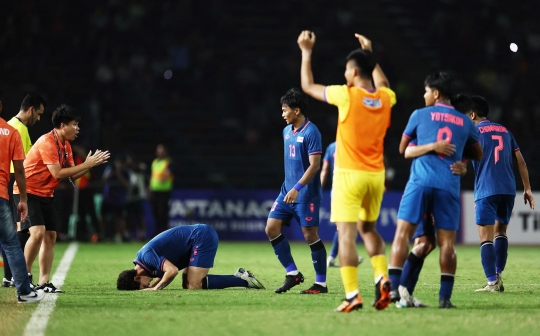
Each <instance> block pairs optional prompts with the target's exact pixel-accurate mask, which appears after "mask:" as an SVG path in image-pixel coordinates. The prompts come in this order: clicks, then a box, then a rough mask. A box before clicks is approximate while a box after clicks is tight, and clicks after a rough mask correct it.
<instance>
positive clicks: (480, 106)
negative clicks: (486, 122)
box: [471, 96, 489, 118]
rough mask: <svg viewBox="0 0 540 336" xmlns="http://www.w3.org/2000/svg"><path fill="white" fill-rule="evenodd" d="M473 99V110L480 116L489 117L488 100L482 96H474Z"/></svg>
mask: <svg viewBox="0 0 540 336" xmlns="http://www.w3.org/2000/svg"><path fill="white" fill-rule="evenodd" d="M471 101H472V103H473V107H472V110H473V111H474V113H476V115H477V116H479V117H480V118H487V116H488V114H489V104H488V102H487V100H486V99H485V98H484V97H482V96H472V97H471Z"/></svg>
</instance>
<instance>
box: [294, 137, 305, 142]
mask: <svg viewBox="0 0 540 336" xmlns="http://www.w3.org/2000/svg"><path fill="white" fill-rule="evenodd" d="M296 142H304V137H303V136H299V137H298V138H296Z"/></svg>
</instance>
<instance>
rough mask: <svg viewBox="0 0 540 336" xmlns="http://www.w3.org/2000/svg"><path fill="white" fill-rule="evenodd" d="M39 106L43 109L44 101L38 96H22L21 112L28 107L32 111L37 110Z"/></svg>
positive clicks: (30, 94)
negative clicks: (31, 108) (32, 109)
mask: <svg viewBox="0 0 540 336" xmlns="http://www.w3.org/2000/svg"><path fill="white" fill-rule="evenodd" d="M41 105H43V107H45V105H46V104H45V100H44V99H43V98H42V97H41V96H40V95H38V94H35V93H29V94H27V95H26V96H24V99H23V101H22V103H21V111H25V112H26V111H28V109H29V108H30V107H33V108H34V110H38V109H39V107H40V106H41Z"/></svg>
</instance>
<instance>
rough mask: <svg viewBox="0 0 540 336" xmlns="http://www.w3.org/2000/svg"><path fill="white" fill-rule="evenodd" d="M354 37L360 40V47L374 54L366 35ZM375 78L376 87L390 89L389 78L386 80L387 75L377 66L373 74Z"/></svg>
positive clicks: (355, 35)
mask: <svg viewBox="0 0 540 336" xmlns="http://www.w3.org/2000/svg"><path fill="white" fill-rule="evenodd" d="M354 37H356V38H357V39H358V42H360V46H361V47H362V49H363V50H367V51H371V52H373V48H372V46H371V41H370V40H369V39H368V38H367V37H365V36H364V35H360V34H354ZM371 75H372V76H373V84H375V87H376V88H377V89H378V88H381V87H390V83H389V82H388V78H386V75H385V74H384V72H383V71H382V68H381V67H380V66H379V64H378V63H377V65H375V68H374V69H373V72H372V74H371Z"/></svg>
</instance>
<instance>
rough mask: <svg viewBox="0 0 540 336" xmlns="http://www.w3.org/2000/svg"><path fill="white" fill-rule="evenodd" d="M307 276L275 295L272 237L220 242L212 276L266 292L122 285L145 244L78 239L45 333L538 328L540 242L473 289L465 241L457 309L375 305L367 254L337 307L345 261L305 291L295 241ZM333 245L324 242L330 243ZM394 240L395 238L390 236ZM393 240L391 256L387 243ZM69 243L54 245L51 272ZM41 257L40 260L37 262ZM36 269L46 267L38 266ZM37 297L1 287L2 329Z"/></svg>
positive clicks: (422, 283)
mask: <svg viewBox="0 0 540 336" xmlns="http://www.w3.org/2000/svg"><path fill="white" fill-rule="evenodd" d="M291 245H292V246H291V248H292V252H293V256H294V257H295V261H296V264H297V265H298V266H299V268H300V271H302V273H303V274H304V276H305V278H306V282H304V283H303V284H301V285H300V286H297V287H295V288H294V289H293V290H292V291H289V292H287V293H285V294H275V293H274V289H275V288H277V287H279V285H281V282H282V281H283V278H284V271H283V269H282V267H281V265H280V264H279V262H278V260H277V258H276V257H275V255H274V253H273V250H272V247H271V246H270V244H269V243H264V242H261V243H244V242H242V243H240V242H221V243H220V245H219V249H218V252H217V256H216V259H215V265H214V268H213V269H212V270H211V273H213V274H233V273H234V272H235V271H236V269H237V268H239V267H244V268H246V269H248V270H251V271H252V272H253V273H254V274H255V276H256V277H257V278H258V279H259V280H260V281H261V282H262V283H263V284H264V285H265V286H266V288H267V289H266V290H252V289H244V288H241V289H225V290H213V291H205V290H200V291H187V290H183V289H182V288H181V278H177V279H176V280H175V281H174V282H173V283H171V285H169V286H168V287H167V288H165V289H164V290H163V291H134V292H121V291H118V290H116V279H117V276H118V274H119V273H120V271H122V270H124V269H128V268H132V267H133V264H132V263H131V261H132V260H133V258H134V256H135V253H136V252H137V251H138V249H139V248H140V247H141V246H142V244H141V243H129V244H122V245H115V244H79V246H78V251H77V253H76V255H75V258H74V259H73V262H72V263H71V267H70V269H69V272H68V273H67V276H66V279H65V283H64V285H63V286H62V289H64V290H65V291H66V292H65V293H64V294H47V295H58V300H57V301H56V306H55V307H54V311H53V312H52V314H51V315H50V319H49V321H48V324H47V327H46V331H45V335H134V334H139V335H160V334H161V335H162V334H166V333H167V334H172V335H179V334H182V335H246V334H250V335H352V334H370V333H372V334H378V335H385V334H395V335H424V334H426V335H427V334H436V335H446V334H449V335H456V334H460V335H485V334H497V335H509V334H514V335H518V334H520V335H530V334H536V332H538V330H539V328H540V318H539V317H540V299H539V296H538V294H539V289H540V273H539V270H540V258H539V257H538V251H539V248H533V247H516V246H510V249H509V257H508V264H507V268H506V270H505V272H504V274H503V279H504V285H505V292H504V293H474V290H475V289H478V288H480V287H482V286H484V285H485V278H484V275H483V271H482V267H481V264H480V255H479V248H478V247H476V246H459V247H458V248H457V254H458V271H457V276H456V283H455V287H454V294H453V297H452V302H453V303H454V304H455V305H456V306H457V307H458V309H447V310H442V309H438V308H426V309H419V308H418V309H413V308H408V309H397V308H395V307H394V306H390V307H389V308H387V309H386V310H384V311H375V310H374V309H373V308H372V307H371V302H372V300H373V297H374V290H373V271H372V267H371V265H370V263H369V258H366V257H365V256H366V253H365V250H364V247H363V245H359V246H358V250H359V253H360V255H362V256H364V257H365V259H366V260H365V261H364V263H363V264H362V265H361V266H360V267H359V269H358V272H359V280H360V286H361V287H360V291H361V294H362V296H363V298H364V308H363V309H362V310H360V311H356V312H352V313H350V314H341V313H340V314H338V313H334V312H333V309H334V308H335V307H337V306H338V305H339V304H340V302H341V300H342V298H343V285H342V283H341V278H340V275H339V269H338V268H330V269H329V270H328V285H329V290H330V293H328V294H320V295H301V294H298V291H299V290H300V289H304V288H307V287H309V286H310V285H311V284H312V282H313V281H314V277H315V274H314V270H313V267H312V262H311V257H310V250H309V247H308V246H307V245H306V244H301V243H293V244H291ZM329 245H330V243H327V244H326V247H327V250H329V247H330V246H329ZM388 245H389V244H388ZM388 245H387V256H388V248H389V246H388ZM67 247H68V244H66V243H60V244H58V245H57V246H56V255H55V262H54V265H53V272H52V273H53V274H54V272H55V270H56V268H57V266H58V264H59V262H60V259H61V258H62V255H63V254H64V252H65V251H66V249H67ZM36 264H37V261H36ZM34 274H36V275H37V274H38V270H37V268H36V269H35V270H34ZM439 276H440V275H439V266H438V250H435V251H434V252H433V255H431V256H430V257H428V258H427V260H426V263H425V266H424V270H423V271H422V274H421V275H420V280H419V283H418V286H417V290H416V292H415V294H416V296H417V297H418V298H419V299H421V300H422V301H423V302H424V303H427V304H429V305H431V306H433V307H436V306H437V304H438V290H439ZM36 307H37V304H27V305H23V304H17V301H16V296H15V289H14V288H0V335H22V334H23V331H24V330H25V327H26V325H27V323H28V321H29V318H30V315H31V314H32V313H33V312H34V310H35V309H36Z"/></svg>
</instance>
